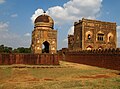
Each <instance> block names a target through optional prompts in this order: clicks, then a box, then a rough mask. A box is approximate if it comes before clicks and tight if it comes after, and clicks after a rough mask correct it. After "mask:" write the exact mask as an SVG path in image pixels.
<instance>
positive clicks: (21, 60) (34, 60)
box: [0, 54, 59, 65]
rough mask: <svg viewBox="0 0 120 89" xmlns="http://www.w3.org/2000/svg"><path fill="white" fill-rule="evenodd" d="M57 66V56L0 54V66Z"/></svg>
mask: <svg viewBox="0 0 120 89" xmlns="http://www.w3.org/2000/svg"><path fill="white" fill-rule="evenodd" d="M11 64H30V65H37V64H38V65H39V64H40V65H58V64H59V61H58V55H57V54H0V65H11Z"/></svg>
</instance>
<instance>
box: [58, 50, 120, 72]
mask: <svg viewBox="0 0 120 89" xmlns="http://www.w3.org/2000/svg"><path fill="white" fill-rule="evenodd" d="M61 59H62V60H65V61H69V62H74V63H80V64H86V65H91V66H97V67H103V68H108V69H115V70H120V49H108V50H107V49H106V50H92V51H79V52H66V53H65V54H63V55H59V60H61Z"/></svg>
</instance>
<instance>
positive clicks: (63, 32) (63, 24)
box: [0, 0, 120, 49]
mask: <svg viewBox="0 0 120 89" xmlns="http://www.w3.org/2000/svg"><path fill="white" fill-rule="evenodd" d="M119 5H120V0H0V44H4V45H6V46H11V47H13V48H17V47H30V44H31V33H32V31H33V28H34V23H33V22H34V20H35V18H36V17H37V16H39V15H41V14H42V13H43V11H46V13H47V14H48V15H50V16H51V17H52V18H53V19H54V21H55V26H54V29H56V30H58V49H61V48H63V47H67V36H68V34H72V33H73V24H74V22H75V21H78V20H80V19H81V18H83V17H84V18H90V19H97V20H102V21H108V22H109V21H110V22H116V23H117V34H118V35H117V38H118V47H120V35H119V34H120V9H119V8H120V6H119Z"/></svg>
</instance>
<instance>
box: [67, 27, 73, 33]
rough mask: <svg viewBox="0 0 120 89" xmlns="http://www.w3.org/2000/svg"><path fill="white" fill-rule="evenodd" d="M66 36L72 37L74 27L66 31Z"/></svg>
mask: <svg viewBox="0 0 120 89" xmlns="http://www.w3.org/2000/svg"><path fill="white" fill-rule="evenodd" d="M68 34H69V35H73V34H74V26H72V27H71V28H70V29H69V30H68Z"/></svg>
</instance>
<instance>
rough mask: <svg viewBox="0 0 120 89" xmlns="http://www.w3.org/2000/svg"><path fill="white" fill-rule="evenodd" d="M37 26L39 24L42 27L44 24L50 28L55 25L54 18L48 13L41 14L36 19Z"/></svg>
mask: <svg viewBox="0 0 120 89" xmlns="http://www.w3.org/2000/svg"><path fill="white" fill-rule="evenodd" d="M34 23H35V27H36V26H39V27H42V26H44V27H45V26H46V27H50V28H53V25H54V21H53V19H52V18H51V17H50V16H48V15H46V14H43V15H40V16H38V17H37V18H36V19H35V22H34Z"/></svg>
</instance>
